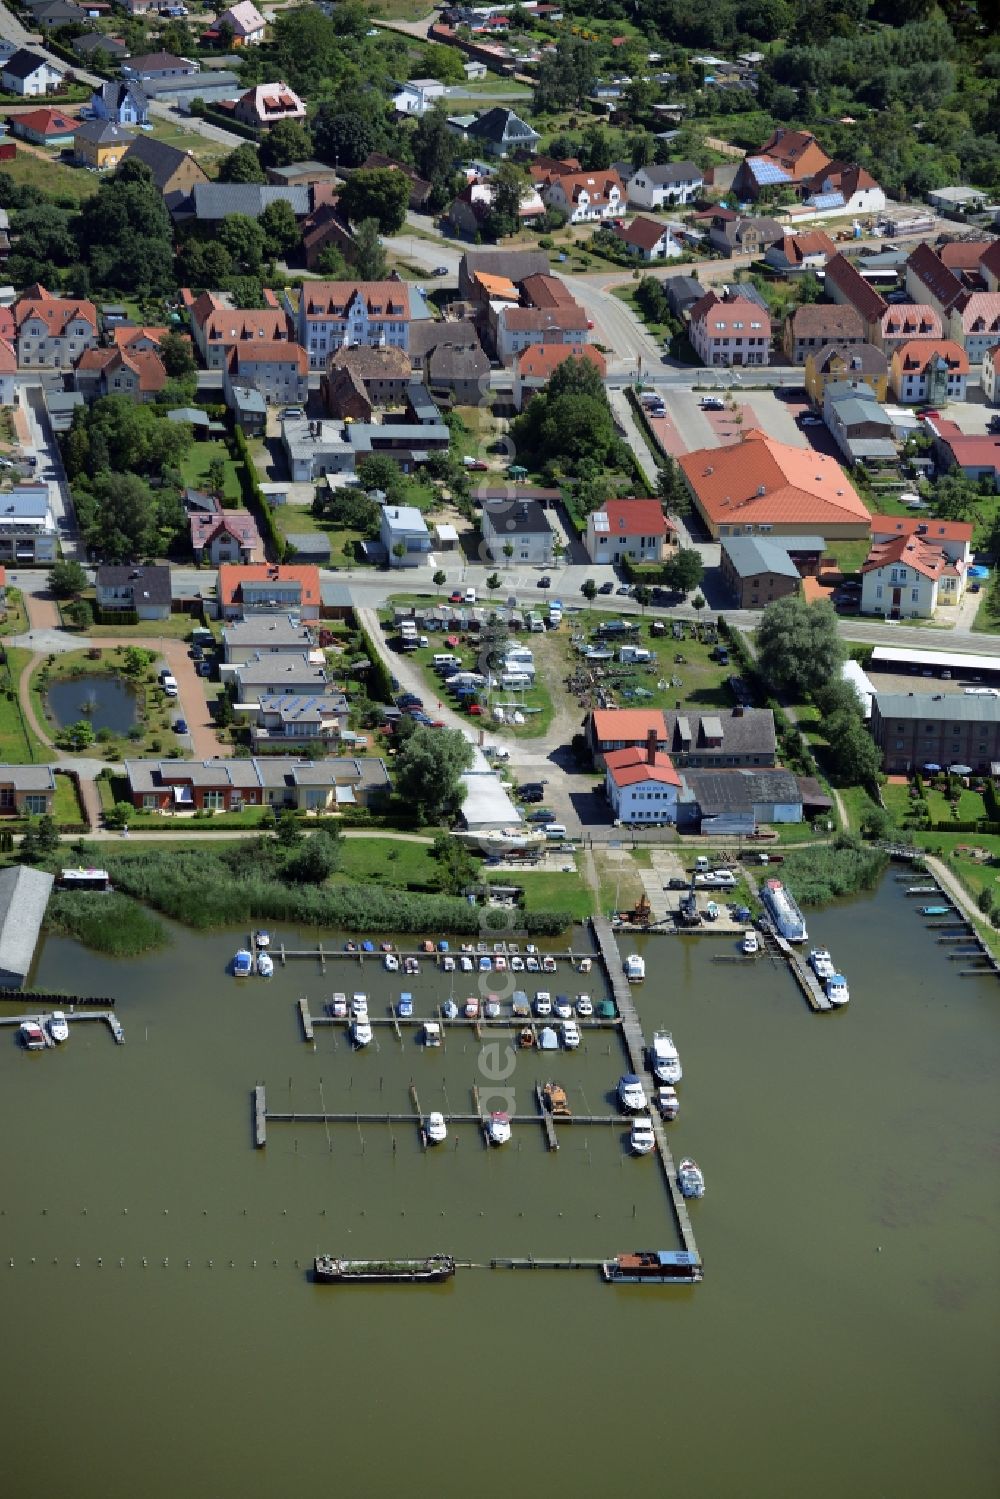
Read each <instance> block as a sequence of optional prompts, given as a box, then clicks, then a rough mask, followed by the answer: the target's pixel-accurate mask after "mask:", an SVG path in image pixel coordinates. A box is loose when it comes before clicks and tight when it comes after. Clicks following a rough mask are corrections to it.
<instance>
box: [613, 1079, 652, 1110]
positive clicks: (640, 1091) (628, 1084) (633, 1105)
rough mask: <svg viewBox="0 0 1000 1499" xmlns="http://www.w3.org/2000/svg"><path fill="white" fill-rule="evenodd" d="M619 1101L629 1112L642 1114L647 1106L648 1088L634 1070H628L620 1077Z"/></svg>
mask: <svg viewBox="0 0 1000 1499" xmlns="http://www.w3.org/2000/svg"><path fill="white" fill-rule="evenodd" d="M618 1102H619V1103H620V1104H621V1106H622V1108H623V1109H624V1110H625V1112H626V1113H627V1114H641V1113H642V1111H643V1109H644V1108H645V1107H646V1090H645V1088H643V1086H642V1081H641V1079H640V1078H639V1077H638V1076H637V1075H636V1074H635V1073H634V1072H626V1073H625V1074H624V1076H623V1077H622V1078H621V1079H620V1081H619V1083H618Z"/></svg>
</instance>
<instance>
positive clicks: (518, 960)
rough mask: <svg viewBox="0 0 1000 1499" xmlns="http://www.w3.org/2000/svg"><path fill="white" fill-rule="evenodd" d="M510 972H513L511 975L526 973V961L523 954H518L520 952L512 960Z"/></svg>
mask: <svg viewBox="0 0 1000 1499" xmlns="http://www.w3.org/2000/svg"><path fill="white" fill-rule="evenodd" d="M510 971H511V973H523V972H524V959H523V958H522V957H521V954H520V953H518V952H516V953H515V954H514V956H513V957H512V958H511V960H510Z"/></svg>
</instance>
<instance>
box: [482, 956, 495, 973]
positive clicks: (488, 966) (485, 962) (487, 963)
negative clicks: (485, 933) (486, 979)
mask: <svg viewBox="0 0 1000 1499" xmlns="http://www.w3.org/2000/svg"><path fill="white" fill-rule="evenodd" d="M492 969H493V959H492V958H491V957H490V955H489V953H483V955H482V957H481V958H480V959H479V972H480V973H490V972H492Z"/></svg>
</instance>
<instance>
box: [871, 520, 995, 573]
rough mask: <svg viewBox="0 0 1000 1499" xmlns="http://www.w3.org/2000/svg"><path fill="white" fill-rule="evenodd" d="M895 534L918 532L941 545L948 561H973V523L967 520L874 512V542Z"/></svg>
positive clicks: (889, 539)
mask: <svg viewBox="0 0 1000 1499" xmlns="http://www.w3.org/2000/svg"><path fill="white" fill-rule="evenodd" d="M895 536H919V537H920V539H921V540H922V541H929V542H931V543H932V544H933V545H934V546H936V547H940V548H941V550H942V552H944V554H945V556H946V557H947V558H948V561H949V562H963V563H965V564H966V565H968V563H970V562H971V561H972V523H971V521H964V520H921V519H919V518H918V517H917V516H915V515H873V516H872V544H873V545H874V544H875V543H876V542H880V541H891V540H892V539H893V537H895Z"/></svg>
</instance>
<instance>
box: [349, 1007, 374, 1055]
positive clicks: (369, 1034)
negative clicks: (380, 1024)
mask: <svg viewBox="0 0 1000 1499" xmlns="http://www.w3.org/2000/svg"><path fill="white" fill-rule="evenodd" d="M373 1035H374V1032H373V1031H372V1023H371V1021H370V1020H369V1019H368V1016H367V1015H357V1016H355V1018H354V1020H353V1021H352V1022H351V1036H352V1038H353V1041H354V1044H355V1046H359V1047H360V1046H371V1044H372V1038H373Z"/></svg>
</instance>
